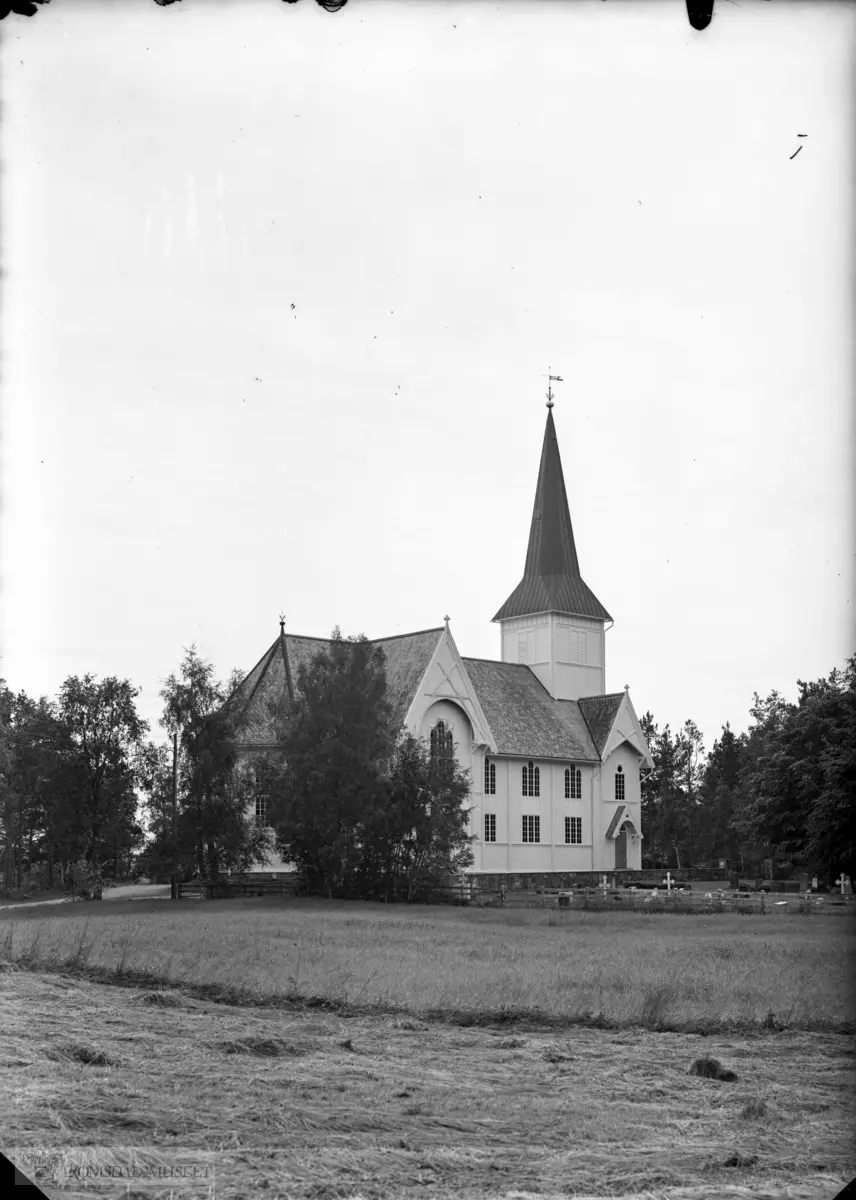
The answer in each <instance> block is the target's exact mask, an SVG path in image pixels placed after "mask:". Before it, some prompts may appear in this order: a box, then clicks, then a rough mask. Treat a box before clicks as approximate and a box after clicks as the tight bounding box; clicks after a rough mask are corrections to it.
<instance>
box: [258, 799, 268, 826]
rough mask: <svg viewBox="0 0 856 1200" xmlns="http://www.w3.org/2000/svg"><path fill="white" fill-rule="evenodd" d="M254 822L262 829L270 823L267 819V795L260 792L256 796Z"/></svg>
mask: <svg viewBox="0 0 856 1200" xmlns="http://www.w3.org/2000/svg"><path fill="white" fill-rule="evenodd" d="M256 824H257V825H259V826H260V827H261V828H262V829H267V828H268V826H269V825H270V822H269V821H268V802H267V796H266V795H265V793H264V792H261V793H260V794H259V795H257V796H256Z"/></svg>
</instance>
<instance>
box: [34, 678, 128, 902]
mask: <svg viewBox="0 0 856 1200" xmlns="http://www.w3.org/2000/svg"><path fill="white" fill-rule="evenodd" d="M138 695H139V689H138V688H134V687H132V686H131V684H130V682H129V681H128V680H127V679H117V678H115V676H109V677H107V678H106V679H103V680H102V681H101V682H100V683H99V682H97V681H96V679H95V678H94V677H93V676H92V675H83V676H82V677H78V676H76V675H71V676H69V678H68V679H66V681H65V682H64V683H63V685H62V687H61V689H60V693H59V697H58V700H57V704H56V712H55V732H54V736H55V738H56V742H55V752H56V756H57V760H58V762H57V767H58V772H59V774H60V775H61V783H62V789H63V795H64V800H65V803H66V804H67V805H68V808H69V810H70V812H71V814H72V817H73V819H74V822H75V823H76V825H77V828H78V832H79V834H80V837H81V840H82V849H83V854H84V857H85V859H86V862H87V863H88V864H89V867H90V869H91V871H92V875H93V880H94V885H93V898H95V899H99V898H100V896H101V882H100V880H101V871H102V862H103V858H104V851H105V848H107V849H109V850H111V851H113V850H114V848H115V846H116V839H117V837H118V833H119V830H120V829H121V830H123V831H124V833H127V834H128V837H129V840H133V837H134V834H133V831H132V829H131V826H132V825H133V824H134V814H135V811H136V795H135V791H134V786H135V783H136V775H135V769H134V758H135V753H136V750H137V748H138V747H139V746H140V745H141V743H142V739H143V735H144V734H145V732H146V730H147V729H148V725H147V723H146V722H145V721H144V720H142V718H141V717H140V716H139V714H138V713H137V710H136V705H135V700H136V697H137V696H138Z"/></svg>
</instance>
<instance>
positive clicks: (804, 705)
mask: <svg viewBox="0 0 856 1200" xmlns="http://www.w3.org/2000/svg"><path fill="white" fill-rule="evenodd" d="M797 687H798V689H799V696H798V700H797V703H796V704H790V703H788V702H786V701H785V700H784V699H783V698H782V696H781V695H780V694H779V693H778V692H772V693H771V694H770V695H769V696H768V697H767V698H766V700H761V699H760V697H759V696H758V695H757V694H756V696H755V702H754V705H753V707H752V709H751V713H752V717H753V719H754V722H755V723H754V725H753V726H752V727H751V728H750V730H749V734H748V736H747V740H746V763H745V764H744V767H743V769H742V771H741V784H742V785H743V790H744V796H743V800H742V804H741V807H740V811H739V813H738V815H737V817H736V819H735V825H736V826H737V828H738V829H739V830H740V831H741V833H743V835H744V836H746V837H748V838H752V839H754V840H755V841H756V842H757V843H758V844H760V845H762V846H763V847H764V849H765V851H766V852H767V853H768V854H769V855H770V856H771V857H774V856H778V857H780V858H786V859H788V860H789V861H791V862H794V863H800V864H802V865H804V866H806V867H811V868H812V869H819V870H826V871H829V872H831V873H834V872H835V871H837V870H838V869H840V867H841V866H842V865H843V864H845V863H848V862H849V863H850V865H851V866H852V863H853V842H854V838H853V816H854V808H853V806H854V788H853V783H854V779H856V751H854V733H856V713H855V712H854V710H855V709H856V656H855V657H854V658H851V659H850V660H849V662H848V664H847V666H846V668H845V670H844V671H839V670H834V671H832V673H831V674H830V675H829V676H828V678H826V679H819V680H816V681H815V682H812V683H805V682H803V681H802V680H798V682H797Z"/></svg>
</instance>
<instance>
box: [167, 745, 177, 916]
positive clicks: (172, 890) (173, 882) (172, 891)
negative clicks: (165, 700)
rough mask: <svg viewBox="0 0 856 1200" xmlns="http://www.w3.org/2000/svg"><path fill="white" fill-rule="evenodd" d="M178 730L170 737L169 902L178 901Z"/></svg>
mask: <svg viewBox="0 0 856 1200" xmlns="http://www.w3.org/2000/svg"><path fill="white" fill-rule="evenodd" d="M177 813H178V730H176V731H175V733H174V734H173V735H172V878H171V879H170V886H169V895H170V899H171V900H177V899H178V871H177V870H176V867H177V866H178V861H177V860H178V832H177V828H178V825H177V820H176V817H177Z"/></svg>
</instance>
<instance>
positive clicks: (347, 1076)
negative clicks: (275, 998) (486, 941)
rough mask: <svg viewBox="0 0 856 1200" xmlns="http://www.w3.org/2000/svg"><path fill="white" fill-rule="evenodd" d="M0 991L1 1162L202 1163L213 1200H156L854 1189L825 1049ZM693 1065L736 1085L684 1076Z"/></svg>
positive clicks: (121, 990)
mask: <svg viewBox="0 0 856 1200" xmlns="http://www.w3.org/2000/svg"><path fill="white" fill-rule="evenodd" d="M0 982H2V986H1V987H0V1060H2V1064H3V1065H2V1074H3V1083H4V1086H3V1088H2V1090H0V1096H2V1099H0V1105H2V1124H3V1129H4V1148H5V1149H7V1150H8V1151H12V1152H14V1151H15V1150H16V1149H17V1150H20V1149H22V1148H24V1149H26V1148H38V1149H39V1150H42V1151H46V1150H51V1149H59V1148H63V1149H68V1148H71V1147H76V1148H82V1147H97V1148H98V1151H99V1155H100V1161H101V1162H102V1163H107V1164H108V1165H110V1164H115V1165H117V1166H122V1167H125V1168H127V1167H128V1166H129V1165H130V1164H133V1163H136V1164H138V1165H144V1166H147V1167H149V1168H151V1167H152V1166H155V1167H157V1166H158V1165H161V1166H162V1167H164V1168H167V1169H168V1168H169V1167H170V1166H171V1165H172V1164H174V1163H175V1162H176V1161H177V1160H178V1159H180V1158H181V1157H182V1156H184V1157H185V1158H186V1157H187V1156H188V1155H189V1154H192V1153H194V1152H197V1153H199V1152H203V1151H207V1152H209V1153H210V1154H212V1156H213V1165H214V1172H215V1186H214V1189H213V1191H211V1190H209V1191H207V1192H206V1191H205V1190H204V1189H203V1188H202V1185H201V1184H200V1185H198V1187H197V1188H196V1189H195V1190H194V1187H193V1186H192V1185H191V1184H190V1183H187V1184H183V1185H182V1186H181V1188H180V1189H179V1190H177V1191H173V1192H171V1193H169V1194H170V1195H171V1197H172V1198H173V1200H175V1197H176V1196H178V1195H182V1196H185V1195H186V1196H191V1195H203V1194H207V1195H208V1196H212V1195H216V1196H217V1197H218V1198H220V1197H222V1198H227V1200H239V1198H241V1200H246V1198H249V1197H257V1196H266V1197H270V1200H274V1198H275V1197H276V1198H282V1200H286V1198H288V1200H347V1198H349V1197H350V1198H354V1200H356V1198H358V1197H361V1198H362V1200H388V1198H393V1197H394V1198H401V1200H411V1198H415V1197H423V1198H430V1200H499V1198H500V1197H503V1198H507V1200H511V1198H512V1197H518V1198H521V1197H528V1198H530V1200H558V1197H560V1196H561V1197H571V1196H576V1197H580V1198H582V1197H595V1196H596V1197H607V1196H614V1197H619V1196H621V1197H628V1196H634V1197H644V1198H646V1200H737V1198H740V1197H753V1198H754V1200H783V1198H785V1197H789V1198H791V1200H815V1198H821V1197H822V1198H824V1200H831V1198H832V1197H833V1196H835V1195H836V1194H837V1192H838V1191H839V1190H840V1189H841V1188H842V1186H843V1185H844V1183H845V1182H846V1181H847V1179H848V1178H849V1177H851V1176H852V1175H853V1174H854V1172H856V1155H854V1153H853V1134H852V1129H853V1127H854V1117H856V1113H854V1099H853V1097H854V1086H853V1085H854V1070H853V1053H854V1051H853V1047H852V1044H851V1042H850V1039H849V1038H846V1037H843V1036H842V1035H840V1034H837V1035H836V1034H828V1033H826V1034H824V1033H790V1032H780V1033H769V1032H768V1033H758V1034H755V1035H752V1036H747V1035H741V1034H736V1035H735V1034H721V1035H713V1036H708V1037H703V1036H701V1035H698V1034H688V1033H653V1032H650V1031H640V1030H624V1031H616V1030H597V1029H585V1028H579V1027H577V1028H571V1029H565V1030H562V1031H555V1030H549V1029H545V1028H543V1027H539V1026H532V1027H517V1028H515V1029H514V1030H512V1031H510V1030H503V1029H501V1028H496V1027H494V1028H477V1027H471V1028H461V1027H459V1026H453V1025H448V1024H442V1023H440V1022H422V1021H419V1020H417V1019H415V1018H413V1017H402V1016H393V1015H387V1014H374V1015H362V1016H355V1017H350V1018H347V1017H344V1016H342V1015H341V1014H339V1013H334V1012H323V1011H320V1010H318V1009H313V1008H305V1009H299V1008H296V1007H295V1008H294V1009H292V1010H290V1011H289V1010H284V1009H280V1008H273V1007H267V1008H262V1007H252V1006H231V1005H228V1004H224V1003H216V1002H214V1001H211V1000H199V999H195V998H193V997H192V996H190V995H188V994H187V993H184V992H182V991H181V990H179V989H170V990H166V991H160V992H156V991H142V990H139V989H135V988H132V987H128V986H123V987H119V986H114V985H110V984H99V983H94V982H92V981H91V980H88V979H82V978H79V977H75V976H70V975H64V974H61V973H52V974H42V973H38V972H35V971H31V970H19V969H16V968H14V967H9V968H6V970H4V971H3V972H2V974H0ZM704 1053H708V1054H714V1055H716V1057H717V1058H719V1059H721V1061H722V1062H723V1064H724V1065H726V1066H728V1067H729V1068H731V1069H733V1070H734V1071H735V1072H736V1074H737V1080H736V1082H732V1083H720V1082H717V1081H713V1080H708V1079H703V1078H699V1077H696V1076H693V1075H690V1074H689V1071H688V1068H689V1066H690V1064H691V1063H692V1062H693V1060H694V1059H696V1058H697V1057H698V1056H699V1055H702V1054H704ZM19 1161H20V1160H19ZM43 1186H46V1185H44V1184H43ZM46 1190H47V1191H48V1194H49V1195H53V1196H59V1195H62V1196H65V1197H70V1198H73V1197H83V1196H89V1197H92V1196H93V1194H100V1195H111V1196H119V1195H125V1194H130V1195H131V1196H133V1197H137V1198H140V1197H144V1196H147V1197H152V1196H155V1195H157V1194H158V1192H157V1190H156V1189H154V1188H153V1187H152V1186H151V1184H150V1183H149V1184H147V1185H146V1186H145V1187H143V1186H138V1187H136V1188H133V1187H132V1190H131V1191H130V1193H126V1192H125V1184H124V1183H122V1182H119V1181H116V1180H113V1181H110V1180H104V1181H102V1182H101V1183H100V1185H99V1186H98V1188H97V1189H96V1188H95V1187H94V1185H93V1184H91V1183H90V1184H89V1185H87V1186H84V1185H82V1184H80V1183H75V1181H74V1180H71V1181H68V1182H67V1183H66V1185H65V1186H64V1187H62V1188H61V1189H59V1188H50V1187H47V1189H46ZM161 1194H162V1195H165V1194H166V1193H164V1192H162V1193H161Z"/></svg>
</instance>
